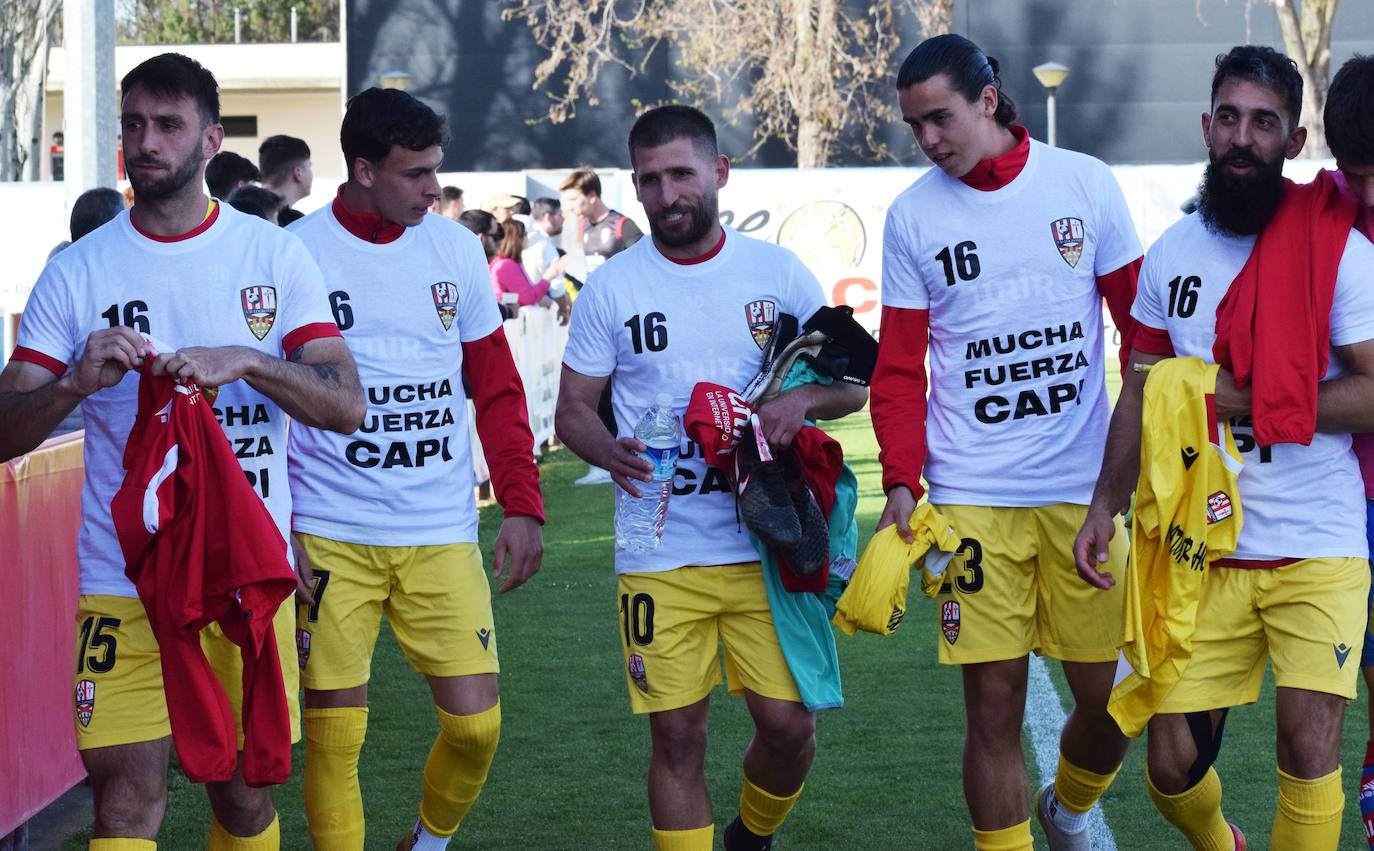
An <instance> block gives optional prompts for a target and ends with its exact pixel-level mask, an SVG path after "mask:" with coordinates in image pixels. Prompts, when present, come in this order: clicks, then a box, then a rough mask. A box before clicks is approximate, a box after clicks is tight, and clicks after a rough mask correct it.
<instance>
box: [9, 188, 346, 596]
mask: <svg viewBox="0 0 1374 851" xmlns="http://www.w3.org/2000/svg"><path fill="white" fill-rule="evenodd" d="M197 231H198V232H197ZM197 231H193V232H192V234H193V235H190V236H187V237H185V238H181V239H177V240H175V241H162V240H158V239H154V238H150V237H148V236H145V235H144V234H142V233H140V232H139V231H138V230H136V229H135V228H134V226H133V224H132V222H131V221H130V219H129V213H128V211H125V212H122V213H120V214H119V216H117V217H116V218H115V219H114V220H113V221H111V222H110V223H109V224H107V225H105V226H104V227H101V228H99V229H98V230H96V231H93V232H91V233H90V234H88V235H86V236H85V237H82V238H81V240H79V241H78V242H77V243H76V244H74V245H73V246H72V247H70V248H68V249H67V250H66V251H63V252H62V253H61V254H59V255H58V256H57V257H55V258H54V259H53V260H52V262H50V263H49V264H48V265H47V266H46V267H45V268H44V269H43V273H42V274H41V275H40V276H39V278H38V282H37V283H36V284H35V285H34V288H33V292H32V293H31V294H30V296H29V301H28V304H27V305H25V307H24V316H23V320H22V322H21V324H20V327H19V335H18V340H17V347H16V349H15V352H14V355H13V356H14V357H15V358H16V359H19V360H26V361H31V362H34V363H37V364H39V365H41V366H45V367H47V368H48V369H51V370H52V371H53V372H54V373H56V374H59V375H60V374H62V373H63V372H64V371H65V369H66V368H67V367H68V365H70V364H72V363H75V362H76V361H77V360H78V359H79V358H80V357H81V353H82V352H83V351H84V350H85V347H86V340H87V338H88V337H89V336H90V335H91V334H92V333H94V332H96V331H99V330H101V329H104V328H111V327H114V326H117V325H127V326H129V327H131V328H133V329H134V330H135V331H139V332H142V333H144V334H147V335H149V336H151V337H153V338H155V339H156V340H158V341H159V342H161V343H165V344H166V345H168V346H171V347H173V348H174V349H175V348H186V347H189V346H207V347H215V346H248V347H249V348H253V349H256V350H258V351H260V352H263V353H265V354H268V355H271V356H272V357H279V358H280V357H286V356H287V355H288V354H289V353H290V352H291V351H293V350H294V349H296V348H297V347H299V346H300V345H301V344H303V343H305V342H308V341H309V340H312V339H317V338H320V337H334V336H338V329H337V328H336V327H335V325H334V321H333V319H332V318H331V317H330V312H329V304H328V302H327V301H326V300H325V293H324V281H323V279H322V278H321V277H320V270H319V268H318V267H316V265H315V262H314V261H313V260H311V259H310V255H309V254H308V253H307V252H306V250H305V248H304V247H303V246H302V245H301V244H300V241H299V240H297V239H296V238H295V237H293V236H291V235H290V234H288V233H286V232H285V231H283V230H282V229H281V228H278V227H276V226H275V225H272V224H270V223H268V222H266V221H264V220H263V219H261V218H258V217H257V216H249V215H245V214H243V213H240V212H239V211H237V210H235V209H233V208H232V207H230V206H228V205H227V204H219V205H218V207H217V209H216V211H215V212H214V213H213V220H211V221H210V223H209V225H208V227H204V230H200V229H199V228H198V229H197ZM138 381H139V378H138V373H137V372H136V371H131V372H129V373H128V374H126V375H125V376H124V379H123V380H122V381H120V382H119V383H118V384H116V385H114V386H113V387H108V388H105V389H104V390H100V391H97V392H96V393H94V394H92V395H91V396H89V397H87V398H86V399H85V401H83V402H82V403H81V410H82V414H83V416H84V417H85V422H86V441H85V462H86V483H85V485H84V487H83V490H82V494H81V513H82V520H81V531H80V534H79V536H78V538H77V557H78V561H79V562H80V566H81V593H82V594H110V595H114V596H119V597H136V596H138V594H137V591H136V590H135V588H134V585H133V583H131V582H129V580H128V579H127V578H126V577H125V576H124V558H123V556H122V554H121V552H120V548H119V540H118V538H117V537H116V535H115V529H114V523H113V521H112V519H111V517H110V500H111V499H112V498H113V497H114V495H115V493H116V492H117V491H118V490H119V487H120V485H121V484H122V483H123V480H124V466H123V460H124V444H125V441H126V440H127V439H128V436H129V429H130V428H132V427H133V424H134V414H135V411H136V410H137V407H138ZM212 407H213V410H214V412H215V418H216V419H217V420H219V422H220V424H221V425H222V426H223V427H224V433H225V435H226V436H227V437H228V438H229V444H230V446H231V447H233V449H234V453H235V455H237V457H238V459H239V465H240V466H241V467H242V468H243V471H244V475H245V476H247V477H248V481H249V483H250V484H252V485H253V488H254V490H256V491H257V492H258V495H259V496H261V497H263V501H264V502H265V503H266V505H267V508H268V510H270V511H271V513H272V519H273V520H275V521H276V523H277V528H278V529H279V530H281V533H282V536H283V538H285V536H286V535H287V534H288V532H289V529H290V525H289V524H290V518H291V490H290V488H289V487H288V486H287V476H286V472H287V471H286V415H285V414H284V413H283V412H282V410H281V409H280V408H279V407H278V406H277V404H276V403H275V402H273V401H272V400H271V399H268V398H267V397H266V396H264V395H263V394H261V393H259V392H258V391H256V390H254V389H253V388H252V387H250V386H248V383H247V382H245V381H234V382H232V383H230V384H226V385H224V386H223V387H221V388H219V392H218V395H216V396H215V397H214V400H213V403H212ZM283 558H289V556H288V555H287V554H286V553H283Z"/></svg>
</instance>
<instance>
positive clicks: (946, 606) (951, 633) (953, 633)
mask: <svg viewBox="0 0 1374 851" xmlns="http://www.w3.org/2000/svg"><path fill="white" fill-rule="evenodd" d="M940 631H941V632H943V633H944V634H945V641H948V642H949V643H950V644H953V643H954V642H956V641H958V640H959V603H958V601H956V600H946V601H944V602H943V603H941V604H940Z"/></svg>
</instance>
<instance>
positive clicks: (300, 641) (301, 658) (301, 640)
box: [296, 629, 310, 670]
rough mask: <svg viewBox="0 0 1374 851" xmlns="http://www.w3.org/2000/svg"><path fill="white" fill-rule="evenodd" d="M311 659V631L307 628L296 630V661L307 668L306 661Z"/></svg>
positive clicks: (303, 667) (302, 667)
mask: <svg viewBox="0 0 1374 851" xmlns="http://www.w3.org/2000/svg"><path fill="white" fill-rule="evenodd" d="M308 661H310V631H309V630H305V629H298V630H296V662H297V664H299V665H300V666H301V669H302V670H304V669H305V663H306V662H308Z"/></svg>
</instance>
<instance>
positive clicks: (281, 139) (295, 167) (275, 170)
mask: <svg viewBox="0 0 1374 851" xmlns="http://www.w3.org/2000/svg"><path fill="white" fill-rule="evenodd" d="M258 170H259V171H261V172H262V185H263V186H264V187H266V188H267V189H270V190H272V191H273V192H275V193H276V194H277V195H278V196H279V197H280V198H281V212H284V213H286V214H287V217H286V218H287V220H286V221H283V222H281V224H283V225H286V224H290V223H291V222H294V221H295V220H296V219H299V218H300V217H301V214H300V213H297V212H296V211H295V210H293V209H291V205H292V204H295V203H296V202H297V201H299V200H301V199H302V198H304V197H305V196H307V195H309V194H310V189H311V187H312V186H313V185H314V182H315V173H314V172H313V171H311V170H310V146H309V145H307V144H306V143H305V140H304V139H297V138H296V137H295V136H283V135H276V136H268V137H267V138H266V139H263V140H262V144H261V145H258ZM277 218H278V219H279V218H280V216H278V217H277ZM274 220H275V219H274Z"/></svg>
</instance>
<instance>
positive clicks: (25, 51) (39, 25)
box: [0, 0, 62, 181]
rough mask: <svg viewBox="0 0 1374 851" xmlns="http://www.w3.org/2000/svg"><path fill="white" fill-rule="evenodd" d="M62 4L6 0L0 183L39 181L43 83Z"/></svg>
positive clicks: (0, 51) (1, 2) (2, 6)
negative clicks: (3, 181)
mask: <svg viewBox="0 0 1374 851" xmlns="http://www.w3.org/2000/svg"><path fill="white" fill-rule="evenodd" d="M61 8H62V6H61V2H60V0H0V32H3V33H4V34H5V35H4V37H3V38H0V181H2V180H37V179H38V161H39V159H38V150H39V147H38V146H39V136H40V135H41V134H42V132H43V131H42V127H43V81H44V78H46V77H47V70H48V47H49V46H50V45H51V44H52V35H53V31H54V29H55V28H56V26H57V19H58V14H57V13H58V12H59V11H61ZM26 166H27V168H26Z"/></svg>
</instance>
